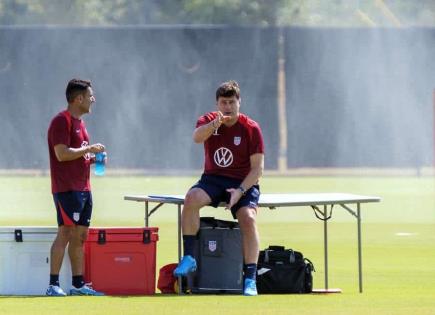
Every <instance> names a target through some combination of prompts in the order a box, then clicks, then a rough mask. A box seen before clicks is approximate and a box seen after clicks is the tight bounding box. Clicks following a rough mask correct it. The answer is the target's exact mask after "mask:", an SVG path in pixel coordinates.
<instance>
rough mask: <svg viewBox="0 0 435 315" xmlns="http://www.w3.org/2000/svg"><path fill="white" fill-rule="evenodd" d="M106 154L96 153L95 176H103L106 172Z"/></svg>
mask: <svg viewBox="0 0 435 315" xmlns="http://www.w3.org/2000/svg"><path fill="white" fill-rule="evenodd" d="M105 159H106V152H98V153H95V172H94V173H95V175H98V176H103V175H104V172H105V170H106V165H105V164H106V162H105Z"/></svg>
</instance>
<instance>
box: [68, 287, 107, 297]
mask: <svg viewBox="0 0 435 315" xmlns="http://www.w3.org/2000/svg"><path fill="white" fill-rule="evenodd" d="M69 294H70V295H90V296H104V293H103V292H98V291H95V290H94V289H92V288H91V287H90V285H88V284H85V285H84V286H82V287H81V288H76V287H74V286H73V287H72V289H71V290H70V291H69Z"/></svg>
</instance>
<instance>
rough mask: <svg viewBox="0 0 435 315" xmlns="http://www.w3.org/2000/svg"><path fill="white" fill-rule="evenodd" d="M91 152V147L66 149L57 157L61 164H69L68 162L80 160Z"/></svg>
mask: <svg viewBox="0 0 435 315" xmlns="http://www.w3.org/2000/svg"><path fill="white" fill-rule="evenodd" d="M89 152H90V147H89V146H84V147H80V148H65V149H64V150H62V151H61V152H58V153H57V154H56V157H57V159H58V160H59V161H60V162H67V161H73V160H76V159H79V158H81V157H82V156H84V155H85V154H86V153H89Z"/></svg>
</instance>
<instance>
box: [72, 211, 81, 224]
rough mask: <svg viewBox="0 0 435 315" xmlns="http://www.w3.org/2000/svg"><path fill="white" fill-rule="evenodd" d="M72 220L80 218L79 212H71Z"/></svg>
mask: <svg viewBox="0 0 435 315" xmlns="http://www.w3.org/2000/svg"><path fill="white" fill-rule="evenodd" d="M73 220H74V221H76V222H77V221H78V220H80V213H79V212H74V213H73Z"/></svg>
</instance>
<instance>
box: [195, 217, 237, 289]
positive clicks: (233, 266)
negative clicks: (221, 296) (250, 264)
mask: <svg viewBox="0 0 435 315" xmlns="http://www.w3.org/2000/svg"><path fill="white" fill-rule="evenodd" d="M195 247H196V248H195V259H196V262H197V270H196V272H194V273H192V274H191V275H189V276H188V286H189V288H190V290H191V292H192V293H215V294H216V293H226V294H229V293H235V294H240V293H242V291H243V254H242V239H241V234H240V228H239V225H238V223H237V222H234V221H223V220H217V219H215V218H212V217H203V218H201V219H200V229H199V232H198V241H197V243H196V246H195Z"/></svg>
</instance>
